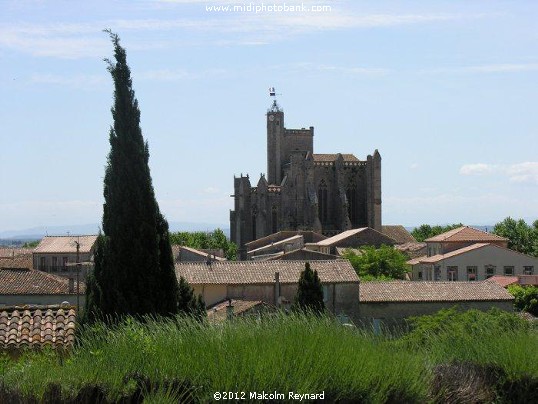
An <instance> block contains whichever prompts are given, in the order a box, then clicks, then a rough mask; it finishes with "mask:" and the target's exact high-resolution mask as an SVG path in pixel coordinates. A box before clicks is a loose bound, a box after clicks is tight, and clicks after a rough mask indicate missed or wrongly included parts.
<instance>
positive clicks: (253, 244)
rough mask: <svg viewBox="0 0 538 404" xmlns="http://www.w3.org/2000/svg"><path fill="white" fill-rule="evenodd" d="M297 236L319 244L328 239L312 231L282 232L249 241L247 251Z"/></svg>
mask: <svg viewBox="0 0 538 404" xmlns="http://www.w3.org/2000/svg"><path fill="white" fill-rule="evenodd" d="M295 235H302V236H303V237H304V239H305V241H306V240H312V242H317V241H320V240H325V239H326V238H327V237H326V236H324V235H322V234H319V233H316V232H314V231H311V230H281V231H279V232H277V233H273V234H269V235H268V236H265V237H261V238H259V239H256V240H253V241H249V242H248V243H246V244H245V246H246V247H247V249H248V250H249V251H250V250H251V249H254V248H258V247H261V246H264V245H267V244H271V243H275V242H277V241H280V240H284V239H285V238H289V237H292V236H295Z"/></svg>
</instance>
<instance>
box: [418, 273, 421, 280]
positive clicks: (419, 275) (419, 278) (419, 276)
mask: <svg viewBox="0 0 538 404" xmlns="http://www.w3.org/2000/svg"><path fill="white" fill-rule="evenodd" d="M418 280H419V281H421V280H422V271H418Z"/></svg>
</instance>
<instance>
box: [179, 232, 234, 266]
mask: <svg viewBox="0 0 538 404" xmlns="http://www.w3.org/2000/svg"><path fill="white" fill-rule="evenodd" d="M170 243H172V244H178V245H182V246H185V247H191V248H196V249H217V250H218V249H222V251H224V256H225V257H226V258H227V259H229V260H232V261H235V260H236V259H237V246H236V245H235V243H233V242H231V241H229V240H228V239H227V238H226V236H225V234H224V232H223V231H222V230H221V229H216V230H215V231H213V232H203V231H194V232H189V231H179V232H175V233H170Z"/></svg>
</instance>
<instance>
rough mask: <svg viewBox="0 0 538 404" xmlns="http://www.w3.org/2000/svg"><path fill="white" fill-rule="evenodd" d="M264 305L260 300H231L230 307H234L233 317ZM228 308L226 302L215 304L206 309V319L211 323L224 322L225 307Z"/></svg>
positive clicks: (225, 316)
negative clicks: (211, 321)
mask: <svg viewBox="0 0 538 404" xmlns="http://www.w3.org/2000/svg"><path fill="white" fill-rule="evenodd" d="M262 304H264V303H263V302H262V301H261V300H235V299H232V306H233V307H234V316H241V315H242V314H244V313H245V312H247V311H249V310H251V309H253V308H254V307H256V306H259V305H262ZM227 306H228V300H226V301H224V302H221V303H217V304H216V305H214V306H212V307H210V308H208V309H207V318H208V319H209V320H213V321H218V322H221V321H224V320H226V318H227V312H226V307H227Z"/></svg>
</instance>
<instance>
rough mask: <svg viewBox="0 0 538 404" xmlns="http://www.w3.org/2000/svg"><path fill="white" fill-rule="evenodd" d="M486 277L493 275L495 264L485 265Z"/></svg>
mask: <svg viewBox="0 0 538 404" xmlns="http://www.w3.org/2000/svg"><path fill="white" fill-rule="evenodd" d="M485 268H486V279H489V278H491V277H492V276H493V275H495V265H486V266H485Z"/></svg>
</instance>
